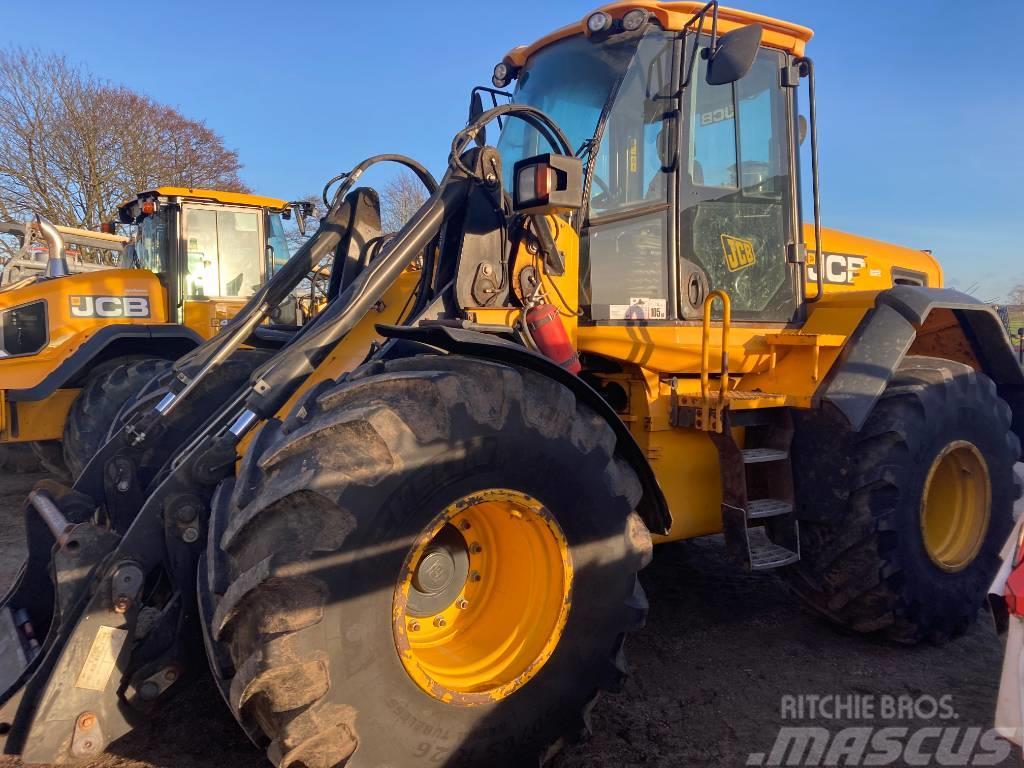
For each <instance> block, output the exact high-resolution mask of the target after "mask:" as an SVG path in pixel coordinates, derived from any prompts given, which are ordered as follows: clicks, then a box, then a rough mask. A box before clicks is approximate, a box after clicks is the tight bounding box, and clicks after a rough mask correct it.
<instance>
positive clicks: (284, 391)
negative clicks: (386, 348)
mask: <svg viewBox="0 0 1024 768" xmlns="http://www.w3.org/2000/svg"><path fill="white" fill-rule="evenodd" d="M472 184H473V181H472V180H470V179H467V178H465V177H464V176H462V175H461V174H458V175H456V174H452V173H449V174H448V175H446V176H445V178H444V180H442V182H441V185H440V187H439V188H438V190H437V191H436V192H435V193H434V194H433V195H432V196H431V197H430V198H429V199H428V200H427V202H426V203H425V204H424V205H423V206H422V207H421V208H420V210H419V211H417V213H416V214H415V215H414V216H413V217H412V218H411V219H410V220H409V221H408V222H406V224H405V226H404V227H402V229H401V230H399V232H398V234H397V235H395V237H394V238H393V239H392V240H391V241H390V242H389V243H388V244H387V245H386V246H385V247H384V250H383V252H382V253H381V254H380V256H378V257H377V259H376V260H375V261H374V263H373V264H372V265H371V266H370V267H369V268H368V269H366V270H364V271H363V272H362V273H361V274H360V275H359V277H357V278H356V280H355V282H353V283H352V285H351V286H349V287H348V289H346V290H345V292H344V293H343V294H342V295H341V296H340V297H338V299H337V300H336V301H335V302H334V303H333V304H331V305H330V306H329V307H328V308H327V309H326V310H325V311H324V313H323V314H322V315H321V317H320V318H318V322H317V324H316V327H315V328H312V329H310V331H309V332H307V333H305V334H304V335H303V338H302V339H301V341H300V342H299V343H294V344H291V345H289V346H288V347H285V348H284V349H283V350H282V351H281V353H279V354H278V355H276V356H275V357H274V358H273V359H272V360H270V361H269V362H267V363H266V364H265V365H264V366H263V367H262V368H259V369H257V370H256V372H255V373H254V374H253V376H252V379H251V381H252V382H253V385H254V389H253V393H252V394H251V395H250V396H249V398H248V400H247V401H246V407H247V409H248V410H249V411H252V412H254V413H256V414H258V415H259V416H262V417H267V416H270V415H272V414H273V413H275V412H276V411H277V410H278V409H279V408H280V407H281V406H282V405H284V403H285V402H286V401H287V400H288V398H289V397H291V395H292V393H293V391H294V389H295V386H294V385H295V384H296V383H297V382H301V381H302V380H303V379H304V378H305V377H306V376H308V375H309V374H311V373H312V372H313V371H314V370H315V369H316V368H317V366H319V365H320V363H321V362H323V360H324V358H326V357H327V355H328V354H329V353H330V351H331V350H332V349H333V348H334V347H335V345H337V343H338V342H339V341H340V340H341V339H342V338H344V337H345V335H346V334H348V332H349V331H351V330H352V328H353V327H355V325H356V324H357V323H358V322H359V321H360V320H362V318H363V317H364V316H365V315H366V313H367V312H369V311H370V310H371V309H372V308H373V306H374V305H375V304H376V303H377V302H378V301H379V300H380V297H381V296H383V294H384V293H385V292H386V291H387V289H388V288H389V287H390V286H391V284H392V283H394V281H395V280H396V279H397V278H398V276H399V275H400V274H401V273H402V271H403V270H404V269H405V268H406V267H408V266H409V265H410V264H411V263H412V262H413V261H414V260H415V259H416V257H417V256H418V255H419V253H420V252H421V251H422V250H423V248H424V247H426V246H427V245H428V244H429V243H430V242H431V241H432V240H433V239H434V238H435V237H436V236H437V233H438V232H439V230H440V228H441V225H442V224H443V223H444V221H445V220H446V219H447V218H448V217H449V215H450V214H451V212H452V211H453V210H455V209H456V208H457V207H458V206H460V205H461V204H462V203H463V201H464V200H465V198H466V195H467V194H468V192H469V189H470V186H471V185H472Z"/></svg>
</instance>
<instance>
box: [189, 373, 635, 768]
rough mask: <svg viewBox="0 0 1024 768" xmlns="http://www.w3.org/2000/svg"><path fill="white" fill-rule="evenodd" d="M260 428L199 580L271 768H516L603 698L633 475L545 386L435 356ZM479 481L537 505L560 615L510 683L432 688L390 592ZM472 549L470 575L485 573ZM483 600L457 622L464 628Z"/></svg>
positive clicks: (549, 749)
mask: <svg viewBox="0 0 1024 768" xmlns="http://www.w3.org/2000/svg"><path fill="white" fill-rule="evenodd" d="M264 429H265V430H275V431H276V434H275V433H274V432H271V433H267V434H266V435H265V436H263V437H262V438H261V444H262V446H265V447H264V448H263V449H262V450H261V451H250V455H247V456H246V457H245V458H244V459H243V465H242V467H241V469H240V472H239V475H238V478H237V480H233V481H228V482H226V483H225V484H223V485H222V486H221V488H220V489H219V490H218V494H219V496H218V497H217V498H215V501H214V509H215V510H216V509H217V508H218V506H219V503H218V499H221V500H223V498H225V497H228V496H229V497H230V506H229V508H228V510H229V516H228V517H227V523H226V529H225V530H222V531H221V530H216V527H215V529H214V530H213V531H211V534H210V536H211V539H210V541H211V544H210V547H211V549H210V553H211V554H210V557H209V560H210V561H211V562H212V563H216V562H217V561H220V562H221V565H220V566H219V567H220V568H223V569H224V570H223V571H222V572H221V573H218V572H217V566H214V572H212V573H210V574H209V575H208V578H209V583H210V585H211V586H212V591H213V592H214V593H215V594H219V595H221V597H220V599H219V604H218V606H217V609H216V612H215V615H214V620H213V626H212V628H211V630H212V634H213V635H214V637H215V638H217V639H218V640H219V641H220V642H221V643H223V644H224V645H226V648H227V650H228V652H229V655H230V658H231V659H232V660H233V662H234V667H235V673H234V678H233V680H232V683H231V695H230V703H231V706H232V709H233V710H234V712H235V714H236V716H237V717H238V718H239V719H240V720H241V721H242V722H243V723H246V724H249V725H255V726H257V727H258V728H259V729H260V730H261V731H262V732H263V734H265V736H266V739H267V741H268V742H269V747H268V750H267V751H268V755H269V756H270V758H271V760H272V761H273V762H274V763H275V764H276V765H278V766H282V767H287V766H300V765H301V766H305V767H306V768H326V767H328V766H337V765H346V766H348V767H349V768H357V767H358V766H379V765H385V764H387V765H394V766H399V765H400V766H403V767H404V766H432V765H438V764H444V765H449V766H454V765H467V766H470V765H473V766H475V765H489V766H491V765H515V766H519V765H524V764H526V763H527V762H529V761H533V763H534V764H536V761H537V759H538V756H542V755H545V754H553V750H554V749H555V748H557V746H558V745H559V744H561V743H562V742H564V741H565V740H571V739H574V738H575V737H577V736H578V735H580V734H582V732H583V731H584V730H585V728H586V714H587V712H589V709H590V707H591V705H592V703H593V701H594V699H595V698H596V696H597V693H598V691H600V690H602V689H610V688H615V687H616V686H617V685H618V683H619V682H620V680H621V678H622V676H623V673H624V669H623V659H622V646H623V640H624V637H625V634H626V633H627V632H629V631H631V630H635V629H638V628H639V627H641V626H642V625H643V622H644V619H645V616H646V609H647V603H646V599H645V597H644V594H643V590H642V589H641V587H640V585H639V582H638V581H637V578H636V574H637V571H638V570H639V569H640V568H642V567H643V566H644V565H646V564H647V562H648V561H649V559H650V556H651V539H650V535H649V533H648V532H647V529H646V527H645V526H644V525H643V523H642V522H641V520H640V518H639V517H638V516H637V515H636V514H635V513H634V512H633V509H634V507H635V505H636V504H637V502H638V501H639V497H640V485H639V482H638V480H637V478H636V476H635V474H634V472H633V471H632V469H631V468H630V467H629V466H628V465H626V464H625V462H623V461H622V460H621V459H619V458H617V457H616V456H615V436H614V433H613V432H612V430H611V428H610V427H609V426H608V424H607V423H606V422H605V421H604V420H603V419H602V418H601V417H599V416H597V415H596V414H595V413H593V412H592V411H590V410H589V409H588V408H587V407H586V406H584V405H582V404H580V403H577V402H576V400H575V398H574V397H573V395H572V393H571V392H570V391H569V390H567V389H565V388H564V387H562V386H561V385H559V384H557V383H555V382H553V381H551V380H550V379H547V378H545V377H543V376H541V375H539V374H535V373H532V372H527V371H523V370H519V369H516V368H512V367H509V366H504V365H500V364H495V363H489V362H482V361H477V360H472V359H467V358H461V357H457V356H432V355H431V356H420V357H414V358H409V359H404V360H398V361H394V362H391V363H388V364H386V365H383V366H382V365H381V364H379V363H377V364H373V365H372V366H368V367H367V368H365V369H363V371H357V372H356V373H355V374H354V375H353V376H352V377H350V378H349V379H348V380H347V381H346V382H343V383H341V384H338V385H335V386H333V387H328V388H326V389H325V390H323V391H322V393H321V394H319V395H314V396H311V397H308V398H307V399H306V401H305V402H304V403H300V405H299V406H298V407H297V408H296V410H295V412H294V414H293V415H292V416H291V417H289V419H288V420H287V421H286V422H285V423H284V424H283V425H276V424H274V423H271V424H268V425H267V426H266V427H265V428H264ZM255 454H258V455H255ZM487 489H511V490H512V492H519V493H524V494H528V495H529V496H530V497H532V498H534V499H536V500H539V501H541V502H542V503H543V505H544V508H545V509H546V512H547V513H548V514H549V515H550V518H551V519H552V520H554V521H555V523H556V524H557V527H558V528H559V529H560V531H561V532H562V533H563V534H564V539H565V542H566V543H567V547H568V552H569V553H570V555H569V557H570V558H571V568H572V573H573V577H572V588H571V592H570V593H569V595H570V596H569V598H568V600H570V601H571V603H570V607H569V609H568V611H567V613H566V614H564V615H565V616H566V618H565V620H564V624H563V625H562V626H561V627H560V628H559V629H558V631H556V632H554V633H553V634H552V635H551V636H550V638H549V640H550V642H549V646H550V647H552V648H553V650H551V651H550V655H549V656H547V657H543V658H542V657H537V660H535V663H534V664H531V665H529V666H528V667H526V668H525V669H526V670H527V672H526V673H525V674H524V676H521V677H520V678H517V680H519V681H521V684H517V685H511V686H510V687H509V689H508V690H504V689H502V690H499V687H487V688H486V690H487V691H491V692H492V693H487V694H476V693H474V692H473V691H469V690H468V689H467V690H460V689H457V688H456V689H443V690H442V689H441V688H440V687H438V688H434V689H432V692H431V693H428V692H427V688H425V687H424V686H423V685H421V684H420V683H417V682H416V681H414V679H413V676H412V673H411V672H407V671H406V667H405V666H403V658H400V656H399V652H398V650H397V648H396V643H399V642H400V640H399V638H400V637H401V636H406V637H408V635H406V634H405V632H406V620H405V618H404V617H405V615H406V614H403V613H400V612H398V613H396V612H395V611H396V607H395V606H399V605H401V604H400V602H399V598H398V597H396V595H398V594H401V592H400V590H397V589H396V585H397V584H399V583H400V582H401V579H400V577H401V576H402V574H404V573H407V571H406V570H405V569H406V568H407V567H408V565H409V562H408V561H407V553H409V552H410V546H411V543H412V542H413V541H414V540H416V539H417V537H418V536H421V535H422V533H423V531H424V530H429V529H430V526H432V525H440V523H437V522H436V521H437V520H438V519H441V520H442V521H443V520H444V519H447V518H438V517H437V514H438V512H440V511H441V510H443V509H447V508H451V506H450V505H453V503H454V502H456V501H457V500H462V502H465V503H467V504H470V505H472V504H474V503H476V501H477V499H478V497H479V495H481V494H486V493H488V492H489V491H488V490H487ZM493 514H496V515H497V514H499V513H497V512H493ZM492 519H496V518H492ZM432 521H433V522H432ZM521 524H525V523H521ZM512 525H517V523H512ZM434 530H436V529H434ZM472 533H474V534H475V533H477V531H476V530H474V531H473V532H472ZM481 540H484V539H483V538H482V537H481ZM218 545H220V546H222V547H223V551H222V552H218V551H217V548H218ZM493 549H494V551H495V552H497V551H499V550H500V549H501V547H497V546H496V547H494V548H493ZM468 551H469V552H470V554H469V563H468V565H467V568H469V569H472V568H473V567H474V566H473V564H474V563H476V562H483V561H475V560H474V559H473V558H474V557H475V556H477V555H476V554H474V553H477V552H478V550H476V549H473V548H472V547H470V548H469V550H468ZM486 551H491V550H486ZM479 556H480V557H483V556H484V555H479ZM495 556H496V557H497V556H498V555H495ZM535 557H537V556H536V555H535V554H534V553H532V552H531V554H530V555H529V557H526V558H525V559H526V560H528V561H530V562H532V558H535ZM522 559H523V556H522V555H520V557H519V560H520V561H521V560H522ZM517 562H518V561H517ZM481 571H482V572H483V573H484V574H485V577H486V574H487V573H488V572H487V570H486V569H485V568H484V567H483V566H481ZM538 572H539V571H537V570H536V569H535V570H529V568H527V570H526V573H527V574H531V573H532V574H533V576H532V579H533V580H532V581H531V580H530V578H529V577H528V578H527V579H526V581H525V582H524V583H523V587H522V589H524V590H526V589H530V588H532V589H535V590H536V589H538V587H537V585H538V583H540V584H541V588H540V591H539V592H536V593H532V594H539V595H540V598H538V599H543V597H544V595H545V594H546V593H545V591H544V589H545V588H546V587H547V585H548V584H549V583H550V584H552V587H551V588H552V589H554V588H555V587H554V582H553V581H548V580H544V579H542V580H541V581H540V582H537V581H536V579H537V576H536V574H537V573H538ZM466 573H467V574H468V578H470V579H472V578H474V576H473V574H474V571H473V570H468V571H466ZM477 573H479V572H477ZM482 578H484V577H482ZM558 583H561V584H563V585H565V584H566V583H567V582H564V581H560V582H558ZM531 585H532V587H531ZM513 602H516V601H511V602H509V603H507V604H508V609H509V610H513V608H512V603H513ZM520 602H522V601H520ZM501 604H502V605H504V604H506V603H501ZM561 604H562V603H561V602H558V603H556V605H561ZM449 607H450V606H449ZM485 607H486V601H485V600H484V599H483V598H481V602H480V603H474V605H473V606H471V607H470V608H469V610H467V611H466V612H465V615H466V616H471V618H469V620H468V621H469V622H470V623H469V624H468V626H469V627H470V631H472V626H473V624H472V622H473V621H479V620H480V619H478V618H477V619H474V618H472V615H473V614H472V613H471V612H472V611H473V610H480V611H481V613H478V614H476V616H485V615H488V614H487V613H486V611H485ZM397 610H404V608H400V609H397ZM435 612H436V611H435V610H434V609H431V610H430V614H434V613H435ZM410 615H411V614H410ZM456 615H459V614H456ZM490 615H493V614H490ZM422 621H423V623H424V625H425V626H426V625H429V624H430V622H431V618H430V616H429V615H424V618H423V619H422ZM434 626H438V625H437V623H436V619H435V623H434ZM441 626H443V624H442V625H441ZM410 627H411V624H410ZM415 631H418V629H411V628H410V629H409V632H410V633H411V632H415ZM559 632H560V634H559ZM552 644H553V645H552ZM406 647H407V648H408V646H406ZM485 650H486V648H485ZM458 660H461V657H460V659H458ZM453 663H454V662H453ZM501 682H502V679H501V678H500V677H495V678H494V679H493V680H489V681H487V683H486V685H487V686H490V685H492V684H493V685H494V686H500V684H501ZM481 685H484V683H481ZM474 690H480V689H474ZM447 694H451V696H452V698H454V699H455V700H456V701H457V702H458V703H461V704H462V706H458V705H455V704H453V703H451V700H450V699H449V700H442V698H443V697H444V696H445V695H447ZM346 761H347V762H346Z"/></svg>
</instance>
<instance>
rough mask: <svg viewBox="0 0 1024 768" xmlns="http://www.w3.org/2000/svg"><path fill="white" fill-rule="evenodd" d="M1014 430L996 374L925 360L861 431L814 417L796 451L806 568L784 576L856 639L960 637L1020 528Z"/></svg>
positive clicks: (906, 369)
mask: <svg viewBox="0 0 1024 768" xmlns="http://www.w3.org/2000/svg"><path fill="white" fill-rule="evenodd" d="M1010 422H1011V413H1010V408H1009V406H1008V405H1007V404H1006V403H1005V402H1004V401H1003V400H1001V399H1000V398H999V396H998V395H997V393H996V387H995V384H994V383H993V382H992V380H991V379H989V378H988V377H987V376H985V375H984V374H982V373H978V372H976V371H974V370H973V369H972V368H970V367H968V366H966V365H963V364H961V363H956V362H953V361H950V360H943V359H939V358H930V357H916V356H910V357H907V358H906V359H905V360H904V362H903V364H902V365H901V367H900V369H899V371H897V373H896V374H895V375H894V377H893V379H892V380H891V382H890V384H889V386H888V387H887V388H886V390H885V392H884V393H883V394H882V396H881V398H880V399H879V401H878V403H877V404H876V405H875V409H874V410H873V411H872V413H871V415H870V416H869V417H868V420H867V422H866V423H865V425H864V428H863V429H862V430H861V431H860V432H858V433H853V432H850V431H848V430H847V431H845V432H844V431H842V430H841V429H838V428H836V427H835V425H824V424H821V423H815V422H813V421H809V420H807V419H805V420H804V421H803V422H802V423H801V424H800V425H798V429H797V434H796V439H795V442H794V467H795V471H796V477H795V480H796V495H797V507H798V509H797V514H798V517H799V519H800V534H801V555H802V558H803V559H802V560H801V562H800V563H798V564H797V565H795V566H793V567H792V568H789V569H786V570H785V571H784V572H783V574H782V576H783V578H784V579H785V580H786V581H787V582H788V583H789V585H790V586H791V588H792V589H793V590H794V591H795V592H796V593H797V594H798V595H799V596H800V597H801V598H802V599H803V600H804V601H805V602H806V603H807V604H808V605H809V606H811V607H812V608H813V609H814V610H816V611H818V612H819V613H822V614H824V615H825V616H827V617H828V618H830V619H831V620H833V621H835V622H836V623H838V624H840V625H842V626H844V627H847V628H850V629H853V630H856V631H859V632H881V633H884V634H885V635H887V636H888V637H889V638H891V639H893V640H896V641H898V642H904V643H916V642H920V641H933V642H938V641H943V640H947V639H950V638H953V637H958V636H960V635H962V634H964V633H965V632H966V631H967V629H968V628H969V627H970V625H971V623H972V622H973V621H974V620H975V618H976V617H977V614H978V609H979V607H980V606H981V604H982V601H983V599H984V596H985V592H986V590H987V587H988V585H989V584H990V583H991V580H992V578H993V576H994V575H995V571H996V569H997V568H998V566H999V562H1000V559H999V553H1000V550H1001V548H1002V546H1003V544H1004V542H1005V541H1006V537H1007V536H1008V535H1009V532H1010V528H1011V527H1012V525H1013V502H1014V500H1015V499H1016V498H1017V497H1018V496H1019V490H1018V487H1017V481H1016V478H1015V475H1014V471H1013V466H1014V463H1015V462H1016V461H1017V459H1018V456H1019V455H1020V443H1019V441H1018V440H1017V437H1016V435H1014V433H1013V432H1012V431H1011V429H1010Z"/></svg>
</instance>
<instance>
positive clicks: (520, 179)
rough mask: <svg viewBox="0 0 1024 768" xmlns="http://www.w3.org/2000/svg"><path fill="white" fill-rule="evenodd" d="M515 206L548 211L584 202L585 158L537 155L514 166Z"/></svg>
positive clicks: (524, 210) (523, 210) (529, 211)
mask: <svg viewBox="0 0 1024 768" xmlns="http://www.w3.org/2000/svg"><path fill="white" fill-rule="evenodd" d="M512 179H513V183H512V207H513V208H514V209H515V211H516V212H517V213H525V214H539V215H542V216H543V215H547V214H549V213H561V212H563V211H575V210H578V209H579V208H581V207H582V206H583V162H582V161H581V160H580V159H579V158H576V157H569V156H567V155H553V154H550V153H549V154H546V155H536V156H535V157H528V158H526V159H524V160H520V161H519V162H518V163H516V164H515V166H514V167H513V169H512Z"/></svg>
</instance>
